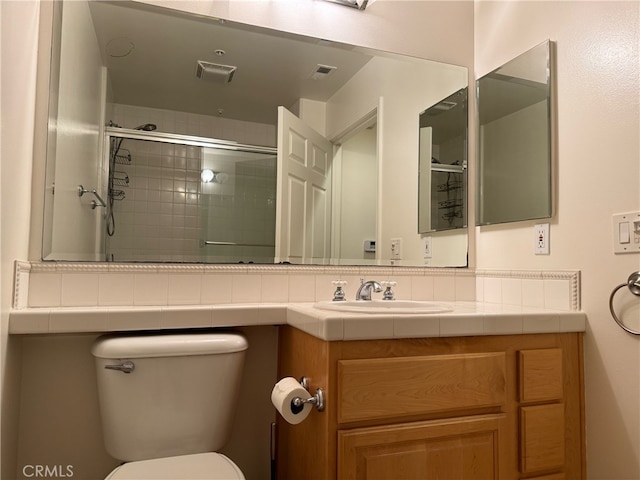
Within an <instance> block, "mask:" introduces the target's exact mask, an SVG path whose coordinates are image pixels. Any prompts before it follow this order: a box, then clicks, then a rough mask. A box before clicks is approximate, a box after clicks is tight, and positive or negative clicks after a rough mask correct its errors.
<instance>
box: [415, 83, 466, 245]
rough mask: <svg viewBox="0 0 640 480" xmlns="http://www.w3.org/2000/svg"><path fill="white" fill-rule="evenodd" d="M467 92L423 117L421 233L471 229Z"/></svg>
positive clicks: (457, 95)
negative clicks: (468, 211)
mask: <svg viewBox="0 0 640 480" xmlns="http://www.w3.org/2000/svg"><path fill="white" fill-rule="evenodd" d="M467 98H468V92H467V88H463V89H461V90H458V91H457V92H455V93H454V94H452V95H450V96H448V97H447V98H445V99H444V100H442V101H440V102H438V103H437V104H435V105H433V106H432V107H430V108H428V109H427V110H425V111H424V112H422V113H421V114H420V166H419V178H420V181H419V192H418V233H430V232H438V231H443V230H453V229H458V228H465V227H466V226H467Z"/></svg>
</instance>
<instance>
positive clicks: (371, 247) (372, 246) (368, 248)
mask: <svg viewBox="0 0 640 480" xmlns="http://www.w3.org/2000/svg"><path fill="white" fill-rule="evenodd" d="M364 251H365V252H375V251H376V241H375V240H365V241H364Z"/></svg>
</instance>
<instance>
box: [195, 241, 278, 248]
mask: <svg viewBox="0 0 640 480" xmlns="http://www.w3.org/2000/svg"><path fill="white" fill-rule="evenodd" d="M200 245H201V246H205V245H231V246H234V247H275V245H268V244H265V243H236V242H214V241H211V240H203V241H202V242H201V243H200Z"/></svg>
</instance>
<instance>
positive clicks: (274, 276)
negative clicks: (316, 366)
mask: <svg viewBox="0 0 640 480" xmlns="http://www.w3.org/2000/svg"><path fill="white" fill-rule="evenodd" d="M15 272H16V273H15V293H14V308H16V309H21V308H41V307H48V308H51V307H54V308H55V307H102V306H104V307H107V306H108V307H114V306H121V307H127V306H172V305H176V306H178V305H211V304H233V303H288V302H315V301H319V300H329V299H331V298H332V296H333V290H334V286H333V284H332V283H331V282H332V281H333V280H338V279H341V280H346V281H347V285H346V287H345V290H346V293H347V296H348V298H352V297H354V296H355V291H356V289H357V287H358V285H359V283H360V279H361V278H366V279H377V280H394V281H396V282H397V285H396V287H395V289H394V290H395V294H396V297H397V298H401V299H412V300H437V301H449V302H451V301H467V302H472V301H478V302H482V303H496V304H507V305H515V306H518V305H519V306H525V307H540V308H548V309H553V310H561V311H576V310H579V309H580V303H579V280H580V277H579V272H574V271H571V272H517V271H509V272H505V271H486V270H483V271H474V270H466V269H464V270H462V269H446V268H443V269H440V268H433V269H425V268H420V267H333V266H327V267H323V266H292V265H273V266H272V265H200V264H198V265H196V264H193V265H186V264H185V265H180V264H118V263H94V264H88V263H41V262H33V263H29V262H16V268H15Z"/></svg>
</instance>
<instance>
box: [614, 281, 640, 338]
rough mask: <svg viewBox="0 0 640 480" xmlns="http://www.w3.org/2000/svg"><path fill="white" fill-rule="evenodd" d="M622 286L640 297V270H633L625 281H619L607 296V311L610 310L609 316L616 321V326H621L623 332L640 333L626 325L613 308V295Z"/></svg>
mask: <svg viewBox="0 0 640 480" xmlns="http://www.w3.org/2000/svg"><path fill="white" fill-rule="evenodd" d="M622 287H627V288H629V291H630V292H631V293H633V294H634V295H635V296H637V297H640V272H633V273H632V274H631V275H629V278H628V279H627V283H621V284H620V285H618V286H617V287H616V288H614V289H613V291H612V292H611V296H610V297H609V311H610V312H611V316H612V317H613V319H614V320H615V321H616V323H617V324H618V326H619V327H620V328H622V329H623V330H624V331H625V332H628V333H630V334H632V335H640V332H639V331H637V330H633V329H632V328H629V327H627V326H626V325H625V324H624V323H622V321H621V320H620V319H619V318H618V316H617V315H616V312H615V310H614V309H613V297H614V296H615V294H616V293H617V292H618V290H620V289H621V288H622Z"/></svg>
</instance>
